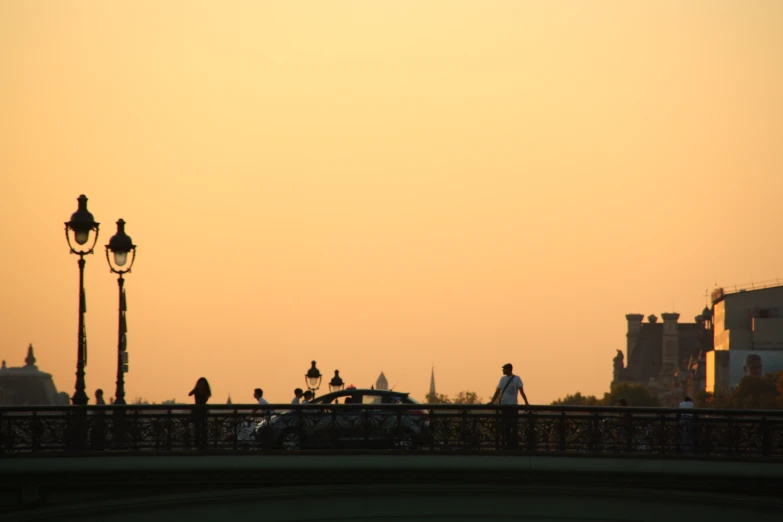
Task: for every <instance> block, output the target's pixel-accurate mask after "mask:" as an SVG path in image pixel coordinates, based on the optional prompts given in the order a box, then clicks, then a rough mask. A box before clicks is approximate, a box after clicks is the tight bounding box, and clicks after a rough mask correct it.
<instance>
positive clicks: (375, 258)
mask: <svg viewBox="0 0 783 522" xmlns="http://www.w3.org/2000/svg"><path fill="white" fill-rule="evenodd" d="M0 49H2V52H0V75H1V77H2V79H3V81H0V115H2V117H0V188H2V193H3V195H4V202H3V204H2V205H0V222H2V223H3V224H4V234H3V237H4V245H5V246H4V255H3V256H2V258H1V260H0V263H1V267H2V270H0V287H1V288H2V289H3V291H2V293H0V317H1V318H2V319H1V320H0V358H2V359H5V360H7V361H8V364H9V366H18V365H21V364H23V360H24V356H25V350H26V347H27V344H28V343H30V342H32V343H33V345H34V346H35V349H36V356H37V358H38V365H39V367H40V368H41V369H43V370H44V371H48V372H51V373H52V374H53V376H54V380H55V383H56V385H57V387H58V389H60V390H63V391H66V392H68V393H69V394H72V393H73V383H74V372H75V365H76V329H77V286H78V271H77V266H76V257H75V256H71V255H69V254H68V249H67V245H66V241H65V238H64V237H63V236H64V234H63V222H64V221H66V220H67V219H68V218H69V216H70V214H71V213H72V212H73V211H74V210H75V209H76V198H77V197H78V196H79V194H82V193H83V194H86V195H87V196H88V198H89V209H90V210H91V211H92V213H93V214H94V215H95V218H96V220H97V221H99V222H100V223H101V235H100V239H99V242H98V245H99V247H98V249H97V251H96V254H97V255H94V256H91V257H90V258H88V260H87V266H86V275H85V277H86V293H87V311H88V312H87V318H86V321H87V333H88V346H89V361H88V366H87V378H86V382H87V387H88V394H89V395H90V397H91V400H92V395H93V392H94V390H95V389H96V388H98V387H100V388H103V389H104V390H105V393H106V395H107V397H108V396H112V395H113V394H114V380H115V372H116V345H117V339H116V336H117V333H116V332H117V310H116V308H117V294H116V292H117V286H116V278H115V277H114V276H113V275H112V274H110V273H109V270H108V267H107V264H106V260H105V256H104V249H103V245H105V244H106V242H107V241H108V239H109V238H110V237H111V236H112V235H113V234H114V232H115V230H116V227H115V224H114V223H115V222H116V221H117V219H119V218H123V219H125V221H126V222H127V232H128V234H129V235H131V237H132V238H133V240H134V242H135V243H136V244H137V245H138V258H137V261H136V265H135V266H134V268H133V273H132V274H130V275H129V276H128V277H127V279H126V285H125V286H126V290H127V296H128V314H127V318H128V327H129V333H128V353H129V356H130V373H128V375H127V376H126V390H127V394H128V400H131V399H133V398H134V397H144V398H147V399H148V400H151V401H162V400H165V399H170V398H172V397H174V398H177V399H178V400H180V401H185V400H187V393H188V392H189V391H190V389H191V388H192V386H193V384H194V383H195V381H196V379H197V378H198V377H200V376H206V377H207V378H208V379H209V381H210V383H211V385H212V390H213V399H212V401H213V402H224V401H225V399H226V397H227V396H228V394H229V393H230V394H231V397H232V400H233V401H234V402H240V401H245V402H250V401H251V399H252V390H253V388H255V387H258V386H260V387H263V388H264V389H265V391H266V397H267V398H268V399H269V400H270V401H271V402H285V401H288V400H290V397H291V392H292V390H293V388H294V387H297V386H302V385H303V384H304V380H303V375H304V373H305V371H306V370H307V368H308V367H309V363H310V361H311V360H316V361H317V362H318V366H319V368H320V369H321V371H322V372H323V374H324V377H325V378H324V386H323V387H322V391H323V390H324V389H326V385H325V383H326V382H327V381H328V379H329V378H330V377H331V375H332V372H333V370H334V369H335V368H338V369H340V372H341V375H342V376H343V377H344V379H345V381H346V383H348V384H351V383H352V384H355V385H357V386H368V385H370V384H372V383H374V382H375V379H376V378H377V376H378V374H379V373H380V372H381V371H383V372H384V373H385V374H386V376H387V377H388V379H389V382H390V384H396V389H398V390H403V391H410V392H411V393H412V394H413V396H414V397H416V398H418V399H423V398H424V395H425V393H426V391H427V388H428V384H429V375H430V370H431V368H432V366H433V365H434V367H435V372H436V379H437V384H438V391H439V392H441V393H447V394H450V395H451V394H454V393H457V392H459V391H461V390H474V391H476V392H477V393H478V394H479V395H480V396H482V397H483V398H485V399H487V398H488V397H489V396H490V395H491V392H492V390H493V388H494V387H495V385H496V384H497V381H498V379H499V377H500V375H501V370H500V367H501V365H502V364H503V363H505V362H509V361H510V362H512V363H514V364H515V370H516V371H517V373H518V374H520V375H521V376H522V378H523V380H524V382H525V388H526V391H527V395H528V397H529V398H530V400H531V402H532V403H534V404H545V403H548V402H550V401H552V400H554V399H556V398H558V397H561V396H563V395H565V394H567V393H573V392H576V391H581V392H582V393H588V394H601V393H603V392H604V391H606V390H607V389H608V385H609V382H610V380H611V370H612V357H613V356H614V354H615V350H616V349H623V348H624V346H625V330H626V324H625V319H624V315H625V314H626V313H630V312H639V313H644V314H645V315H648V314H652V313H654V314H656V315H658V316H660V314H661V312H665V311H672V310H674V311H677V312H679V313H680V314H681V320H682V321H691V320H692V319H693V316H695V315H696V314H698V313H700V311H701V310H702V309H703V308H704V306H705V297H704V293H705V290H707V289H712V288H713V287H714V285H715V284H716V283H717V284H718V285H734V284H741V283H749V282H751V281H760V280H767V279H775V278H776V277H783V243H781V241H780V239H779V234H777V232H778V230H779V227H780V224H781V222H783V206H781V204H780V196H781V194H783V146H781V145H783V101H782V100H783V98H782V97H781V93H782V92H783V2H777V1H774V0H769V1H762V0H756V1H740V0H737V1H721V0H714V1H695V0H693V1H677V2H674V1H671V2H669V1H664V2H652V1H649V2H626V1H609V0H607V1H602V2H578V1H565V0H564V1H557V2H525V1H519V2H517V1H496V2H489V3H479V2H469V1H459V0H450V1H431V2H425V3H422V2H415V1H400V2H358V1H354V2H350V1H345V2H339V3H338V2H328V3H327V2H323V3H321V2H318V3H316V2H310V3H306V4H303V3H291V2H244V1H235V2H184V1H168V2H153V1H139V2H133V3H97V2H95V3H78V4H77V3H64V2H53V1H35V2H34V1H7V2H3V3H1V4H0Z"/></svg>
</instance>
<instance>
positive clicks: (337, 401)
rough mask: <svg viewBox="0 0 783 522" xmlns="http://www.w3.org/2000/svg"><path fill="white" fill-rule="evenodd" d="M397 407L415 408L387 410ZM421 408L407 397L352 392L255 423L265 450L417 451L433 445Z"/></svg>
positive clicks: (329, 396) (370, 391)
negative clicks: (429, 443) (370, 449)
mask: <svg viewBox="0 0 783 522" xmlns="http://www.w3.org/2000/svg"><path fill="white" fill-rule="evenodd" d="M395 404H399V405H408V406H410V407H409V408H384V407H383V406H392V405H395ZM308 405H313V406H316V407H313V408H308V407H307V406H308ZM333 405H334V406H337V405H339V406H337V407H333ZM418 405H419V403H418V402H417V401H416V400H415V399H413V398H411V397H410V396H409V394H408V393H404V392H397V391H387V390H374V389H357V388H349V389H347V390H341V391H337V392H333V393H329V394H326V395H323V396H321V397H317V398H316V399H313V400H312V401H310V403H308V404H305V405H302V406H301V407H296V408H295V409H292V410H288V411H286V412H279V413H276V414H269V415H267V416H266V417H265V418H263V419H262V420H260V421H259V422H258V423H256V426H255V428H254V430H253V431H254V438H255V440H256V441H257V442H258V443H259V444H260V445H261V446H262V447H264V448H278V449H287V450H297V449H304V448H340V447H342V448H346V447H347V448H400V449H405V448H410V447H415V446H418V445H422V444H426V443H427V442H428V440H429V430H428V428H427V426H428V420H427V415H426V412H425V411H424V410H423V409H421V408H418V407H417V406H418Z"/></svg>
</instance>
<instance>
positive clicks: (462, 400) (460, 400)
mask: <svg viewBox="0 0 783 522" xmlns="http://www.w3.org/2000/svg"><path fill="white" fill-rule="evenodd" d="M451 402H452V403H454V404H481V403H482V400H481V397H479V396H478V394H477V393H476V392H473V391H467V390H465V391H461V392H459V393H458V394H457V395H456V396H455V397H454V398H453V399H452V401H451Z"/></svg>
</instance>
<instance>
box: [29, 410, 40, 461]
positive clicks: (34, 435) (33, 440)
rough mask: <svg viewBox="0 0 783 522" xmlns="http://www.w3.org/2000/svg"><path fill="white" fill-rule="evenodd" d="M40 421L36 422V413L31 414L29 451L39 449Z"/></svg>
mask: <svg viewBox="0 0 783 522" xmlns="http://www.w3.org/2000/svg"><path fill="white" fill-rule="evenodd" d="M39 424H40V421H39V420H38V412H37V411H34V412H33V419H32V421H31V423H30V449H31V450H32V451H34V452H35V451H38V450H40V449H41V438H40V432H41V428H40V425H39Z"/></svg>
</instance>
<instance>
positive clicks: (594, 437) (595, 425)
mask: <svg viewBox="0 0 783 522" xmlns="http://www.w3.org/2000/svg"><path fill="white" fill-rule="evenodd" d="M599 419H600V417H599V414H598V413H597V412H596V413H594V414H593V415H592V416H591V417H590V424H589V425H588V426H589V428H588V430H589V431H588V439H587V449H588V450H589V451H590V452H595V451H596V445H597V444H598V439H599V435H600V429H599V423H600V422H601V421H600V420H599Z"/></svg>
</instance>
